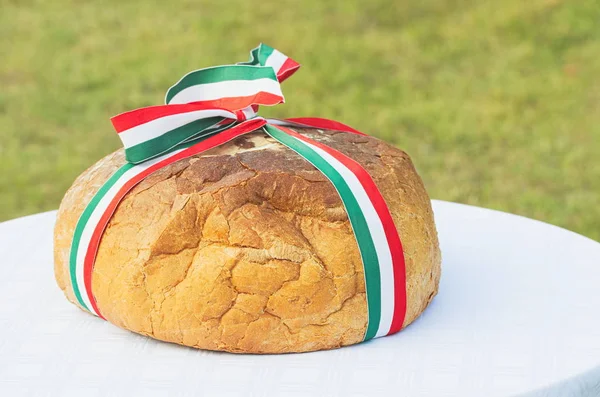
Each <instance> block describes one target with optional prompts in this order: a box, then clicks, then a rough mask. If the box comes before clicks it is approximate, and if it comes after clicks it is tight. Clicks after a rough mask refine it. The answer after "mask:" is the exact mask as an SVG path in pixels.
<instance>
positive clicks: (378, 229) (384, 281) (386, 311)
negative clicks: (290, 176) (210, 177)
mask: <svg viewBox="0 0 600 397" xmlns="http://www.w3.org/2000/svg"><path fill="white" fill-rule="evenodd" d="M292 138H294V139H296V140H297V141H299V142H300V143H302V144H304V145H307V146H309V147H310V148H311V149H313V150H314V151H315V152H317V154H318V155H319V156H321V157H322V158H323V159H324V160H325V161H327V162H328V163H329V164H330V165H331V166H332V167H333V168H335V169H336V171H338V172H339V173H340V175H341V176H342V177H343V178H344V180H345V181H346V183H347V184H348V187H349V188H350V190H351V191H352V193H353V194H354V197H355V198H356V200H357V201H358V204H359V206H360V208H361V210H362V211H363V214H364V217H365V219H366V221H367V227H368V228H369V232H370V234H371V237H372V239H373V243H374V245H375V251H376V252H377V258H378V259H379V271H380V279H381V318H380V321H379V327H378V329H377V334H376V335H375V338H379V337H381V336H385V335H387V334H388V332H389V331H390V327H391V325H392V319H393V317H394V267H393V262H392V253H391V251H390V247H389V246H388V241H387V237H386V234H385V230H384V228H383V224H382V222H381V219H380V218H379V215H378V214H377V211H376V210H375V207H374V206H373V203H372V202H371V199H370V198H369V196H368V195H367V192H366V191H365V189H364V187H363V185H362V184H361V183H360V181H359V180H358V178H357V176H356V175H355V174H354V173H353V172H352V171H350V170H349V169H348V168H347V167H346V166H345V165H344V164H342V163H341V162H340V161H339V160H337V159H336V158H335V157H333V156H331V155H330V154H329V153H327V152H326V151H324V150H323V149H321V148H319V147H317V146H314V145H311V144H310V143H308V142H305V141H302V140H299V139H298V138H296V137H292ZM367 293H368V291H367Z"/></svg>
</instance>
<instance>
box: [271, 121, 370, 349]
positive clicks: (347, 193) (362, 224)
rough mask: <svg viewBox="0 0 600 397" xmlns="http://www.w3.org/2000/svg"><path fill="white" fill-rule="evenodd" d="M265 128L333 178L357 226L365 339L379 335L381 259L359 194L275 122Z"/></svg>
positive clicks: (320, 158)
mask: <svg viewBox="0 0 600 397" xmlns="http://www.w3.org/2000/svg"><path fill="white" fill-rule="evenodd" d="M264 129H265V130H266V132H267V134H269V135H270V136H271V137H273V138H274V139H276V140H277V141H278V142H280V143H282V144H283V145H285V146H287V147H288V148H290V149H292V150H293V151H295V152H296V153H298V154H299V155H300V156H302V157H303V158H304V159H306V160H307V161H309V162H310V163H311V164H312V165H314V166H315V167H316V168H317V169H318V170H319V171H321V172H322V173H323V174H324V175H325V176H326V177H327V178H328V179H329V180H330V181H331V183H332V184H333V186H334V187H335V188H336V190H337V191H338V193H339V195H340V197H341V199H342V202H343V203H344V206H345V208H346V212H347V213H348V218H349V219H350V223H351V224H352V228H353V229H354V234H355V236H356V241H357V242H358V246H359V248H360V254H361V257H362V261H363V266H364V271H365V283H366V291H367V307H368V312H369V315H368V319H369V322H368V324H367V331H366V332H365V337H364V340H368V339H371V338H373V337H374V336H375V335H376V334H377V329H378V327H379V321H380V318H381V280H380V271H379V259H378V258H377V251H376V250H375V244H374V243H373V238H372V236H371V233H370V231H369V226H368V224H367V221H366V220H365V216H364V214H363V212H362V210H361V208H360V205H359V203H358V201H357V200H356V197H354V194H353V193H352V190H351V189H350V187H349V186H348V184H347V183H346V181H345V179H344V178H343V177H342V176H341V175H340V173H339V172H338V171H337V170H336V169H335V168H334V167H333V166H332V165H331V164H329V163H328V162H327V161H326V160H325V159H323V157H321V156H320V155H319V154H318V153H317V152H315V151H314V150H313V149H312V148H310V147H309V146H308V145H306V144H304V143H303V142H301V141H299V140H297V139H296V138H293V137H291V136H290V135H288V134H286V133H285V132H284V131H281V130H280V129H278V128H276V127H275V126H273V125H269V124H267V125H266V126H265V127H264Z"/></svg>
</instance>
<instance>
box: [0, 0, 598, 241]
mask: <svg viewBox="0 0 600 397" xmlns="http://www.w3.org/2000/svg"><path fill="white" fill-rule="evenodd" d="M0 9H1V12H0V56H1V59H2V61H1V62H0V134H1V138H2V139H1V140H0V170H1V171H0V175H1V176H0V220H5V219H9V218H13V217H17V216H21V215H25V214H30V213H34V212H39V211H44V210H50V209H53V208H57V206H58V204H59V202H60V199H61V197H62V194H63V193H64V192H65V190H66V189H67V188H68V186H69V185H70V184H71V182H72V181H73V179H74V178H75V177H76V176H77V175H78V174H79V173H80V172H82V171H83V170H84V169H85V168H87V167H88V166H89V165H91V164H92V163H93V162H94V161H96V160H97V159H99V158H100V157H102V156H104V155H105V154H107V153H109V152H110V151H112V150H114V149H116V148H117V147H119V141H118V138H117V137H116V134H115V133H114V132H113V131H112V128H111V125H110V122H109V118H110V117H111V116H112V115H114V114H117V113H120V112H123V111H126V110H130V109H134V108H137V107H141V106H147V105H153V104H160V103H161V102H162V100H163V95H164V92H165V90H166V88H168V87H169V86H170V85H171V84H172V83H173V82H175V81H176V80H177V79H178V78H179V77H180V76H182V75H183V74H184V73H186V72H188V71H190V70H192V69H196V68H199V67H204V66H209V65H215V64H221V63H232V62H237V61H243V60H246V59H247V56H248V50H249V49H251V48H253V47H254V46H255V45H256V44H257V43H259V42H260V41H264V42H265V43H267V44H269V45H271V46H274V47H276V48H278V49H280V50H281V51H283V52H284V53H287V54H289V55H290V56H292V57H293V58H295V59H297V60H299V61H300V62H301V63H302V64H303V68H302V69H301V70H300V72H299V73H298V74H296V75H295V76H294V77H293V78H291V79H290V80H288V81H287V82H286V83H285V87H284V91H285V94H286V97H287V101H288V102H287V104H285V105H284V106H279V107H277V108H275V109H268V110H266V111H265V110H264V109H263V111H262V112H261V113H262V114H263V115H268V116H308V115H315V116H321V117H329V118H333V119H337V120H340V121H343V122H346V123H347V124H350V125H352V126H355V127H356V128H358V129H360V130H363V131H365V132H369V133H372V134H375V135H377V136H379V137H381V138H383V139H386V140H387V141H389V142H392V143H393V144H395V145H398V146H399V147H401V148H403V149H405V150H406V151H407V152H408V153H410V154H411V156H412V157H413V159H414V161H415V162H416V165H417V167H418V169H419V171H420V173H421V175H422V176H423V178H424V180H425V183H426V185H427V187H428V189H429V192H430V194H431V196H432V197H434V198H438V199H444V200H451V201H458V202H464V203H469V204H475V205H479V206H485V207H491V208H496V209H500V210H505V211H509V212H514V213H518V214H522V215H525V216H528V217H532V218H536V219H541V220H544V221H546V222H550V223H554V224H557V225H560V226H563V227H566V228H569V229H572V230H574V231H577V232H580V233H583V234H585V235H587V236H590V237H592V238H595V239H596V240H600V161H599V159H600V56H599V55H598V54H600V28H599V24H598V23H599V21H600V2H599V1H598V0H528V1H522V0H504V1H501V2H500V1H496V0H463V1H461V0H439V1H434V0H428V1H418V2H417V1H409V0H395V1H392V0H390V1H382V0H380V1H353V0H352V1H350V0H343V1H321V0H304V1H294V2H292V1H284V0H280V1H262V2H260V1H220V2H215V1H172V2H167V1H156V2H155V1H122V0H119V1H115V0H111V1H67V0H53V1H47V0H46V1H28V0H13V1H8V0H0Z"/></svg>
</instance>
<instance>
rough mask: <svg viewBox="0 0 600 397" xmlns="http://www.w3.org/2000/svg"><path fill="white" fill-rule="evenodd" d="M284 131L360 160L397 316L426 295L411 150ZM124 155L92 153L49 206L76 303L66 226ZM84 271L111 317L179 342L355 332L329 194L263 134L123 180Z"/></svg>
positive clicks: (295, 344) (355, 267)
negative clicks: (397, 270)
mask: <svg viewBox="0 0 600 397" xmlns="http://www.w3.org/2000/svg"><path fill="white" fill-rule="evenodd" d="M296 130H297V131H298V132H299V133H301V134H304V135H306V136H308V137H310V138H312V139H315V140H317V141H320V142H322V143H324V144H326V145H328V146H331V147H332V148H334V149H336V150H338V151H340V152H342V153H344V154H345V155H347V156H349V157H351V158H353V159H354V160H356V161H357V162H359V163H360V164H361V165H362V166H363V167H364V168H365V169H366V170H367V171H368V172H369V174H370V175H371V176H372V177H373V180H374V181H375V183H376V184H377V186H378V187H379V189H380V191H381V193H382V195H383V197H384V198H385V200H386V202H387V204H388V207H389V209H390V212H391V214H392V217H393V219H394V222H395V225H396V227H397V228H398V231H399V234H400V238H401V239H402V243H403V249H404V255H405V261H406V273H407V313H406V317H405V322H404V326H406V325H408V324H409V323H411V322H412V321H413V320H414V319H415V318H416V317H417V316H418V315H419V314H420V313H421V312H422V311H423V309H424V308H425V306H426V305H427V304H428V303H429V302H430V301H431V299H432V298H433V296H434V295H435V293H436V291H437V285H438V282H439V271H440V270H439V267H440V253H439V247H438V241H437V233H436V230H435V225H434V222H433V213H432V210H431V204H430V200H429V197H428V195H427V193H426V191H425V188H424V187H423V184H422V181H421V179H420V178H419V176H418V175H417V173H416V171H415V169H414V167H413V164H412V162H411V160H410V158H409V156H408V155H407V154H406V153H405V152H403V151H402V150H399V149H397V148H394V147H392V146H390V145H388V144H386V143H384V142H382V141H380V140H379V139H376V138H373V137H369V136H360V135H355V134H350V133H344V132H336V131H328V130H315V129H296ZM124 163H125V159H124V154H123V151H122V150H118V151H116V152H114V153H112V154H111V155H109V156H107V157H105V158H104V159H102V160H100V161H99V162H98V163H96V164H95V165H94V166H92V167H91V168H90V169H88V170H87V171H85V172H84V173H83V174H82V175H81V176H79V177H78V178H77V180H76V181H75V182H74V184H73V186H72V187H71V188H70V189H69V191H68V192H67V193H66V195H65V197H64V199H63V201H62V203H61V206H60V209H59V213H58V218H57V224H56V229H55V273H56V278H57V281H58V284H59V286H60V287H61V289H63V291H64V292H65V294H66V295H67V297H68V298H69V300H71V301H72V302H74V303H76V299H75V298H74V295H73V291H72V287H71V285H70V281H69V273H68V256H69V248H70V244H71V240H72V237H73V231H74V229H75V226H76V223H77V221H78V219H79V216H80V215H81V213H82V212H83V210H84V208H85V206H86V205H87V204H88V203H89V201H90V200H91V198H92V197H93V195H94V194H95V193H96V192H97V191H98V189H99V188H100V187H101V186H102V184H103V183H105V182H106V180H107V179H108V178H109V177H110V176H111V175H112V174H113V173H114V172H115V171H116V170H117V169H118V168H119V167H120V166H122V165H123V164H124ZM92 282H93V291H94V295H95V297H96V300H97V303H98V306H99V309H100V311H101V312H102V313H103V315H104V316H105V317H106V318H107V319H108V320H109V321H111V322H113V323H115V324H117V325H119V326H121V327H123V328H126V329H130V330H133V331H135V332H139V333H142V334H147V335H151V336H154V337H157V338H159V339H163V340H169V341H174V342H177V343H182V344H186V345H190V346H198V347H203V348H214V349H224V350H229V351H252V352H277V351H305V350H315V349H318V348H330V347H335V346H340V345H344V344H351V343H357V342H358V341H360V340H362V337H363V336H364V332H365V329H366V321H367V308H366V299H365V287H364V277H363V269H362V261H361V259H360V253H359V250H358V246H357V243H356V241H355V239H354V234H353V231H352V228H351V225H350V222H349V220H348V217H347V214H346V211H345V209H344V207H343V204H342V201H341V199H340V197H339V195H338V193H337V191H336V190H335V188H334V187H333V185H332V184H331V183H330V182H329V181H328V180H327V178H326V177H325V176H324V175H323V174H322V173H321V172H320V171H318V170H316V169H315V168H314V167H313V166H312V165H311V164H310V163H308V162H307V161H306V160H304V159H303V158H301V157H300V156H299V155H297V154H296V153H295V152H293V151H292V150H290V149H288V148H286V147H285V146H283V145H281V144H279V143H278V142H276V141H275V140H273V139H272V138H270V137H268V136H267V135H266V134H265V133H264V132H262V131H255V132H252V133H249V134H247V135H244V136H242V137H238V138H237V139H235V140H233V141H231V142H229V143H227V144H224V145H222V146H220V147H218V148H215V149H212V150H210V151H207V152H205V153H202V154H200V155H196V156H193V157H190V158H187V159H184V160H181V161H178V162H176V163H174V164H171V165H169V166H167V167H165V168H163V169H160V170H159V171H157V172H156V173H154V174H152V175H151V176H149V177H148V178H146V179H145V180H143V181H142V182H141V183H139V184H138V185H137V186H135V187H134V188H133V189H132V190H131V191H130V192H129V193H128V194H127V195H126V196H125V198H124V199H123V201H122V202H121V203H120V204H119V206H118V208H117V210H116V212H115V214H114V215H113V217H112V218H111V221H110V222H109V224H108V226H107V228H106V230H105V232H104V235H103V237H102V240H101V243H100V246H99V250H98V255H97V258H96V263H95V267H94V273H93V281H92ZM198 297H201V298H202V299H199V298H198ZM202 302H204V304H203V303H202ZM206 302H208V304H206Z"/></svg>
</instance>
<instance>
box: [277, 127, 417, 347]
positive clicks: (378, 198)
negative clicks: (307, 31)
mask: <svg viewBox="0 0 600 397" xmlns="http://www.w3.org/2000/svg"><path fill="white" fill-rule="evenodd" d="M287 120H291V121H294V122H296V121H295V120H307V119H302V118H300V119H287ZM308 120H313V119H308ZM316 120H324V121H331V120H325V119H316ZM300 123H301V124H306V123H303V122H300ZM332 123H336V124H341V123H337V122H335V121H333V122H332ZM342 125H343V124H342ZM277 128H279V129H281V130H283V131H285V132H286V133H287V134H289V135H291V136H293V137H295V138H298V139H300V140H302V141H304V142H307V143H309V144H311V145H314V146H316V147H318V148H319V149H321V150H323V151H325V152H327V153H328V154H329V155H331V156H332V157H334V158H335V159H336V160H338V161H339V162H341V163H342V164H344V165H345V166H346V167H348V169H349V170H350V171H352V173H354V175H356V177H357V178H358V180H359V181H360V183H361V185H362V186H363V188H364V189H365V191H366V192H367V195H368V196H369V199H370V200H371V202H372V203H373V206H374V207H375V210H376V211H377V215H378V216H379V218H380V219H381V223H382V224H383V229H384V231H385V236H386V239H387V242H388V246H389V247H390V252H391V255H392V264H393V271H394V316H393V318H392V324H391V326H390V331H389V332H388V335H391V334H394V333H396V332H398V331H400V330H401V329H402V325H403V324H404V317H405V315H406V263H405V260H404V251H403V249H402V242H401V240H400V235H399V234H398V229H396V225H395V224H394V219H393V218H392V214H391V213H390V210H389V208H388V206H387V203H386V202H385V199H384V198H383V196H382V194H381V192H380V191H379V189H378V188H377V185H376V184H375V181H373V178H372V177H371V175H370V174H369V173H368V172H367V170H365V169H364V168H363V166H362V165H360V164H359V163H358V162H357V161H355V160H353V159H351V158H350V157H348V156H346V155H345V154H343V153H341V152H338V151H337V150H335V149H333V148H331V147H329V146H327V145H324V144H322V143H320V142H318V141H315V140H312V139H310V138H308V137H306V136H304V135H301V134H298V133H297V132H296V131H293V130H291V129H289V128H286V127H282V126H277ZM318 128H326V127H318ZM348 128H350V127H348ZM352 130H354V129H352ZM361 134H362V133H361ZM362 135H365V134H362Z"/></svg>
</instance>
